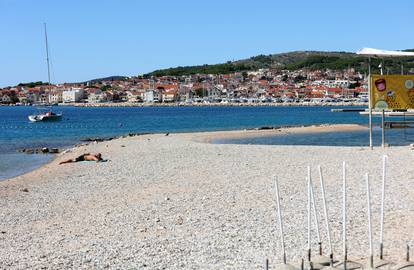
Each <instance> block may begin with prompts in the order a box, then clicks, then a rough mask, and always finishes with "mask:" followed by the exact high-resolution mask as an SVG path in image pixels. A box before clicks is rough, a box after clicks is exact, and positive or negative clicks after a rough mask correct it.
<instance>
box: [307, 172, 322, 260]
mask: <svg viewBox="0 0 414 270" xmlns="http://www.w3.org/2000/svg"><path fill="white" fill-rule="evenodd" d="M309 181H310V188H311V190H310V191H311V199H312V206H313V218H314V219H315V223H316V235H317V238H318V245H319V255H322V241H321V232H320V231H319V217H318V212H317V210H316V202H315V193H314V192H313V182H312V178H310V180H309Z"/></svg>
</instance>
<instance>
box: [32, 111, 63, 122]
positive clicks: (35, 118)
mask: <svg viewBox="0 0 414 270" xmlns="http://www.w3.org/2000/svg"><path fill="white" fill-rule="evenodd" d="M62 115H63V114H62V113H54V112H52V111H51V110H50V111H48V112H45V113H38V114H32V115H29V120H30V121H31V122H40V121H58V120H61V119H62Z"/></svg>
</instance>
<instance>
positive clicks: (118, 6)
mask: <svg viewBox="0 0 414 270" xmlns="http://www.w3.org/2000/svg"><path fill="white" fill-rule="evenodd" d="M413 11H414V2H412V1H409V0H406V1H399V0H394V1H295V0H290V1H276V0H273V1H272V0H268V1H266V0H256V1H242V0H238V1H236V0H234V1H233V0H221V1H216V0H210V1H209V0H204V1H196V0H193V1H186V0H182V1H180V0H176V1H173V0H165V1H161V0H151V1H139V0H136V1H133V0H118V1H115V0H113V1H109V0H100V1H94V0H83V1H78V0H71V1H46V0H44V1H43V0H32V1H30V0H0V14H1V17H0V18H1V23H0V36H1V40H0V87H2V86H7V85H15V84H17V83H19V82H28V81H39V80H43V81H46V80H47V69H46V61H45V58H46V55H45V49H44V34H43V22H46V23H47V27H48V35H49V45H50V51H51V58H52V64H53V74H52V75H53V76H52V82H54V83H61V82H76V81H85V80H88V79H93V78H99V77H105V76H110V75H137V74H141V73H145V72H149V71H152V70H154V69H159V68H166V67H172V66H179V65H194V64H212V63H221V62H225V61H228V60H236V59H241V58H247V57H250V56H254V55H258V54H271V53H278V52H287V51H294V50H335V51H355V50H357V49H359V48H361V47H376V48H381V49H405V48H414V35H413V34H412V33H413V29H412V25H413V24H414V22H413V20H414V17H413V15H412V14H413Z"/></svg>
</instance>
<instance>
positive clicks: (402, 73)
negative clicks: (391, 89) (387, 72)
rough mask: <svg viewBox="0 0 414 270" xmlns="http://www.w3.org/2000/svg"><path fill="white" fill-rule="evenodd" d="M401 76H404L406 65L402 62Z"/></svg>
mask: <svg viewBox="0 0 414 270" xmlns="http://www.w3.org/2000/svg"><path fill="white" fill-rule="evenodd" d="M401 75H404V64H403V63H402V62H401Z"/></svg>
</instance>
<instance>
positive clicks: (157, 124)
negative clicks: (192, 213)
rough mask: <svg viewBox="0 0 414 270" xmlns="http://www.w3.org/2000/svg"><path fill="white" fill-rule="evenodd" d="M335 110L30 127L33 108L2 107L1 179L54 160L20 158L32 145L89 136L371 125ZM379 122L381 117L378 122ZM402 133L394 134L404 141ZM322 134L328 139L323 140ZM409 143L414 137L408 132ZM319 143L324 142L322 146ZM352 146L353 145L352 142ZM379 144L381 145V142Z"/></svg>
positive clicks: (142, 112)
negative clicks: (344, 124) (342, 124)
mask: <svg viewBox="0 0 414 270" xmlns="http://www.w3.org/2000/svg"><path fill="white" fill-rule="evenodd" d="M332 108H333V107H271V106H269V107H126V108H124V107H119V108H109V107H107V108H104V107H102V108H86V107H66V106H62V107H56V108H54V111H57V112H59V111H62V112H63V114H64V117H63V120H62V121H59V122H38V123H30V122H29V120H28V118H27V116H28V115H29V114H31V113H33V112H35V108H33V107H0V178H8V177H11V176H14V175H17V174H20V173H23V172H25V171H27V170H31V169H33V168H34V167H36V166H39V164H42V163H44V162H46V161H47V160H48V159H50V157H48V156H45V155H32V156H30V157H29V156H28V155H26V154H16V151H17V150H18V149H21V148H27V147H42V146H47V147H65V146H71V145H74V144H76V143H78V142H79V141H80V140H81V139H84V138H89V137H111V136H116V135H122V134H126V133H130V132H150V133H160V132H190V131H213V130H232V129H244V128H255V127H260V126H288V125H289V126H290V125H311V124H340V123H355V124H367V120H368V119H367V117H366V116H361V115H359V114H358V113H354V112H353V113H333V112H331V109H332ZM376 121H378V119H376ZM402 132H403V131H401V130H399V131H397V132H394V131H393V134H394V133H395V134H397V135H395V137H397V138H399V141H398V143H399V144H401V143H402V144H407V140H405V139H404V140H402V139H401V138H400V137H402V135H403V133H402ZM321 136H323V137H324V138H325V140H321ZM344 136H345V137H344ZM404 136H406V137H409V139H410V138H411V139H413V138H414V134H411V135H410V134H409V135H407V134H405V135H404ZM377 137H378V136H377ZM367 140H368V134H367V133H366V132H362V133H355V134H351V133H347V134H345V135H344V134H343V133H342V134H338V133H332V134H326V133H325V134H323V135H321V134H312V135H309V136H302V135H294V136H290V137H289V138H288V137H286V138H260V139H248V140H233V141H231V140H229V141H220V142H219V143H234V142H237V143H260V144H321V143H320V142H324V143H325V144H328V145H366V143H367ZM318 142H319V143H318ZM349 142H352V143H349ZM376 143H379V142H376Z"/></svg>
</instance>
